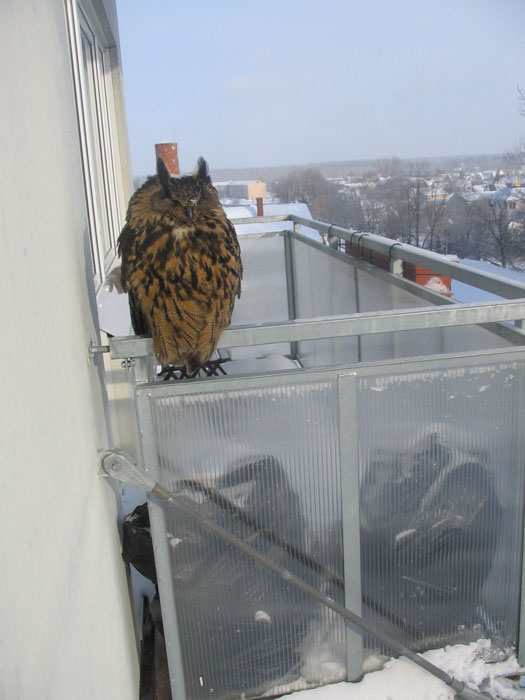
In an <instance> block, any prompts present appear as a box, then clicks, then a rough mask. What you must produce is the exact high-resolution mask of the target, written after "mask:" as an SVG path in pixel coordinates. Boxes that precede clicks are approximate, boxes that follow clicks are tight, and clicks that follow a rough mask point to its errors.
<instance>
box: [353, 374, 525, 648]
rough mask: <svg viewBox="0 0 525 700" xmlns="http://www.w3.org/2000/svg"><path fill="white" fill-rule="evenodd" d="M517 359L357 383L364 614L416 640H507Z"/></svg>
mask: <svg viewBox="0 0 525 700" xmlns="http://www.w3.org/2000/svg"><path fill="white" fill-rule="evenodd" d="M524 386H525V384H524V372H523V364H521V363H519V364H518V363H516V364H515V363H512V364H502V365H493V366H485V367H471V368H468V367H467V368H462V369H456V370H448V371H428V372H419V373H418V372H416V373H406V374H395V373H389V374H388V375H384V376H379V377H370V378H363V379H361V380H360V386H359V399H358V401H359V410H358V414H359V441H360V445H359V450H360V469H361V486H360V505H361V551H362V573H363V594H364V596H365V603H366V605H365V608H364V609H365V611H366V614H367V616H368V617H369V618H370V619H371V620H373V621H374V623H375V624H376V625H379V626H380V627H381V628H383V629H384V630H385V631H388V632H390V633H391V634H392V635H394V636H396V637H397V638H398V639H400V640H402V641H404V642H407V643H409V644H410V646H412V647H413V648H416V649H425V648H429V647H433V646H439V645H441V644H443V643H454V642H463V641H469V640H473V639H477V638H479V637H480V636H484V635H489V636H491V638H492V639H493V641H494V643H495V644H496V645H498V644H499V645H500V646H512V645H514V644H515V643H516V640H517V625H518V619H519V615H518V611H519V592H520V578H521V550H522V523H523V493H524V469H523V467H524V464H525V453H524V442H523V439H522V432H523V425H522V422H521V421H522V420H523V397H522V393H523V388H524Z"/></svg>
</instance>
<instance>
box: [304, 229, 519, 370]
mask: <svg viewBox="0 0 525 700" xmlns="http://www.w3.org/2000/svg"><path fill="white" fill-rule="evenodd" d="M293 250H294V261H295V266H296V274H295V291H296V308H297V315H298V316H299V317H301V318H313V317H317V316H330V315H335V314H352V313H364V312H370V311H388V310H390V309H410V308H415V307H423V306H432V304H431V303H430V302H428V301H426V300H424V299H422V298H421V297H419V296H418V295H416V294H412V293H411V292H408V291H406V290H404V289H400V288H399V287H397V286H395V285H394V284H390V283H388V282H386V281H384V280H382V279H379V277H376V276H375V275H373V274H371V273H369V272H366V271H363V270H356V269H355V268H354V266H353V265H352V264H351V259H350V258H349V261H348V262H345V261H344V260H338V259H336V258H335V257H333V256H331V255H327V254H326V253H324V252H323V251H322V250H317V249H315V248H313V247H312V246H309V245H307V244H305V243H303V242H302V241H298V240H296V239H294V240H293ZM508 345H509V343H508V342H507V341H504V340H503V339H501V338H500V337H498V336H496V335H494V334H493V333H490V332H489V331H487V330H485V329H483V328H479V327H475V326H466V327H463V326H459V327H454V328H430V329H425V330H415V331H404V332H394V333H377V334H373V335H366V336H360V337H353V338H335V339H333V340H331V339H326V340H316V341H308V342H302V343H299V351H298V354H299V357H300V359H301V362H302V363H303V364H304V365H305V366H306V367H323V366H330V365H336V364H345V363H349V362H360V361H363V362H366V361H369V362H370V361H377V360H388V359H394V358H401V357H414V356H425V355H435V354H440V353H445V352H461V351H466V350H479V349H484V348H487V349H488V348H496V347H507V346H508Z"/></svg>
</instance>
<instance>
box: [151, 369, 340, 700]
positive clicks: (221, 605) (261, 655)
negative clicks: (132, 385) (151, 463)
mask: <svg viewBox="0 0 525 700" xmlns="http://www.w3.org/2000/svg"><path fill="white" fill-rule="evenodd" d="M151 403H152V411H153V419H154V427H155V433H156V441H157V445H158V449H159V455H160V470H161V472H160V474H159V481H161V483H163V484H165V485H166V486H168V487H170V488H171V489H172V490H173V491H175V492H177V493H178V494H180V495H182V496H184V497H185V498H187V499H188V500H189V501H191V502H192V503H193V504H194V506H195V507H196V508H198V509H199V510H200V511H201V512H204V513H206V514H207V515H208V516H210V517H212V518H213V519H214V520H216V521H217V522H219V523H221V524H222V525H223V526H224V527H226V528H228V529H229V530H230V531H232V532H234V533H235V534H237V535H238V536H240V537H242V538H243V539H245V540H247V541H249V542H250V544H252V545H253V546H254V547H256V548H257V549H259V550H261V551H263V552H265V553H266V554H267V555H268V556H269V557H271V558H272V559H273V560H274V561H277V562H279V563H281V564H282V565H283V566H285V567H286V568H287V569H289V570H290V571H292V572H294V573H296V574H298V575H300V576H301V577H303V578H304V579H306V580H307V581H309V582H310V583H313V584H315V585H318V586H319V587H325V588H327V586H328V584H327V583H326V582H325V579H324V577H323V575H322V573H320V570H319V563H318V555H319V553H320V552H322V553H323V562H324V564H325V565H326V566H332V568H333V569H334V571H335V575H336V576H338V577H339V580H340V581H342V578H341V577H342V557H341V533H340V530H341V523H340V513H341V504H340V498H341V489H340V469H339V454H338V437H337V410H338V409H337V389H336V381H335V379H334V380H333V381H323V382H318V383H310V382H307V383H305V384H301V385H298V384H294V385H289V386H281V387H274V388H272V387H268V388H262V389H248V390H242V391H237V390H235V391H224V392H211V393H206V394H205V395H202V394H190V395H184V396H179V397H170V398H153V399H152V400H151ZM165 515H166V521H167V529H168V541H169V545H170V557H171V565H172V572H173V585H174V596H175V603H176V609H177V616H178V621H179V633H180V639H181V645H182V653H183V665H184V669H185V682H186V689H187V694H188V698H191V699H194V698H205V697H206V698H208V697H214V698H225V697H241V696H242V694H245V695H246V697H250V696H253V695H258V694H261V693H263V692H264V691H266V690H268V689H270V688H275V686H276V685H278V684H280V683H293V682H294V681H296V680H297V679H298V678H300V677H305V676H306V677H308V678H309V680H310V681H312V682H314V683H318V684H322V683H326V682H330V681H332V680H335V679H340V678H341V675H344V667H343V666H338V667H337V669H336V670H335V671H334V664H333V660H334V654H331V655H329V658H326V657H325V658H320V657H319V655H318V654H316V653H315V650H316V649H319V647H320V643H321V641H322V639H323V638H324V637H325V636H326V635H327V634H328V633H329V634H330V639H331V643H332V644H333V645H335V648H336V650H337V653H338V654H339V655H340V656H341V655H344V627H343V625H342V624H341V622H340V621H336V622H335V624H334V625H331V626H330V629H329V630H327V628H326V619H327V616H326V614H325V613H324V611H323V610H321V609H320V606H319V605H318V604H317V603H316V602H315V601H312V600H310V599H309V598H307V597H306V596H305V595H303V594H302V593H301V592H299V591H298V590H296V589H295V588H294V587H290V586H289V585H288V584H287V583H286V582H284V581H283V580H282V579H280V578H279V577H277V576H276V575H275V574H273V573H271V572H267V571H266V570H265V569H263V568H262V567H261V566H260V565H259V564H257V563H255V562H253V561H252V560H250V559H249V558H248V557H246V556H245V555H244V554H242V553H239V552H237V551H236V550H234V549H232V547H231V546H229V545H227V544H225V543H223V542H222V541H221V540H218V539H217V538H216V537H215V536H212V535H210V534H207V533H206V532H204V531H203V530H202V529H201V528H200V527H199V526H196V525H194V524H193V523H192V522H188V521H187V520H182V519H181V518H180V517H179V516H178V515H177V513H176V511H174V510H172V509H169V508H167V509H166V511H165ZM312 650H314V653H311V652H312ZM324 661H326V662H328V664H327V665H326V664H325V665H323V662H324ZM334 673H335V676H334Z"/></svg>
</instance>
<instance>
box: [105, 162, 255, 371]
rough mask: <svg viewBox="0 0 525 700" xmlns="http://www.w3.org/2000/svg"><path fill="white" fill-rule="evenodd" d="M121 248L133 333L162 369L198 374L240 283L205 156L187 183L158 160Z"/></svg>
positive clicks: (131, 212)
mask: <svg viewBox="0 0 525 700" xmlns="http://www.w3.org/2000/svg"><path fill="white" fill-rule="evenodd" d="M118 250H119V254H120V256H121V258H122V267H121V281H122V288H123V290H124V291H125V292H127V293H128V296H129V306H130V311H131V321H132V324H133V330H134V331H135V333H136V334H137V335H150V336H151V337H152V338H153V346H154V348H155V353H156V355H157V359H158V361H159V363H160V364H161V365H162V366H163V367H164V368H166V367H167V366H168V365H177V366H184V367H185V369H186V373H187V374H188V375H192V374H195V372H197V371H198V370H199V369H200V368H201V367H202V366H203V365H204V364H205V363H206V362H207V361H208V360H209V358H210V356H211V354H212V353H213V351H214V350H215V348H216V347H217V342H218V340H219V336H220V334H221V333H222V331H223V330H224V329H225V328H226V326H228V325H229V323H230V319H231V315H232V311H233V305H234V302H235V296H236V295H237V296H240V294H241V278H242V263H241V257H240V251H239V243H238V241H237V235H236V233H235V229H234V228H233V225H232V224H231V223H230V221H229V220H228V219H227V218H226V214H225V213H224V210H223V208H222V206H221V203H220V202H219V197H218V194H217V190H216V189H215V188H214V187H213V185H212V183H211V178H210V176H209V173H208V165H207V163H206V161H205V160H204V159H203V158H199V160H198V163H197V167H196V169H195V172H194V173H193V175H187V176H183V177H171V176H170V174H169V173H168V170H167V169H166V166H165V165H164V163H163V161H162V160H161V159H160V158H159V159H157V175H156V176H153V177H150V178H149V179H148V180H147V181H146V182H145V183H144V185H142V187H141V188H140V189H138V190H137V191H136V192H135V193H134V194H133V196H132V197H131V199H130V201H129V205H128V211H127V214H126V223H125V225H124V228H123V229H122V232H121V234H120V237H119V240H118Z"/></svg>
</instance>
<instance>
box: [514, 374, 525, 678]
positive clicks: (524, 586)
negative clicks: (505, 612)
mask: <svg viewBox="0 0 525 700" xmlns="http://www.w3.org/2000/svg"><path fill="white" fill-rule="evenodd" d="M517 381H518V383H519V384H518V390H517V396H519V401H518V402H517V404H516V410H517V411H518V415H517V416H516V423H515V425H517V426H522V425H523V419H524V416H525V406H524V403H525V400H524V398H523V397H524V396H525V394H524V392H525V378H524V373H523V371H522V372H517ZM515 439H516V440H520V441H522V440H523V439H524V438H523V435H522V433H521V431H520V430H518V431H517V434H516V437H515ZM524 522H525V519H524ZM519 616H520V617H519V627H518V661H519V663H520V664H521V665H522V666H523V665H525V536H524V537H523V547H522V553H521V602H520V612H519Z"/></svg>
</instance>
